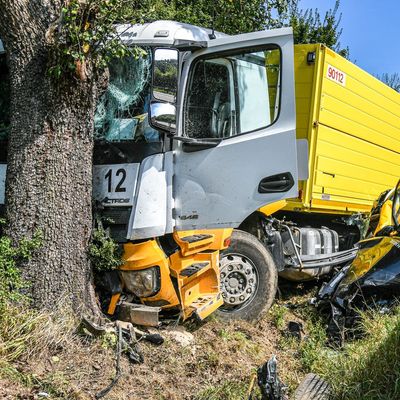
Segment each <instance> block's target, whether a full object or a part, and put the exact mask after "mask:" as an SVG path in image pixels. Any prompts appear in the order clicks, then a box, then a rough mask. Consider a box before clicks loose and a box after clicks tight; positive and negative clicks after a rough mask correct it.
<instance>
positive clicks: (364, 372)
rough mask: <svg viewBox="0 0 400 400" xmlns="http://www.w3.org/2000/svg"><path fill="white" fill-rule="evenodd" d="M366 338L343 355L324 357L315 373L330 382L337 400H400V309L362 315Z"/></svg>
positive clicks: (351, 346)
mask: <svg viewBox="0 0 400 400" xmlns="http://www.w3.org/2000/svg"><path fill="white" fill-rule="evenodd" d="M362 320H363V322H362V326H363V331H364V332H365V336H364V337H363V338H362V339H359V340H355V341H352V342H349V343H347V344H345V346H344V348H343V349H342V351H332V350H331V351H330V352H327V351H325V353H322V354H321V355H320V357H319V359H318V360H317V361H316V362H314V364H313V368H314V371H313V372H317V373H319V374H320V375H321V376H323V377H324V378H325V379H327V380H328V381H329V382H330V383H331V384H332V385H333V388H334V393H335V396H334V399H337V400H353V399H363V400H395V399H399V398H400V309H399V308H398V309H397V310H395V311H394V312H393V314H391V315H382V314H379V313H378V312H371V311H369V312H366V313H364V314H363V315H362Z"/></svg>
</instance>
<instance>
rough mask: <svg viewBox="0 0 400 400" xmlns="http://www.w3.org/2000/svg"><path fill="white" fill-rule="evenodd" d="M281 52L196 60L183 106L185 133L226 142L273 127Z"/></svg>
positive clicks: (250, 52)
mask: <svg viewBox="0 0 400 400" xmlns="http://www.w3.org/2000/svg"><path fill="white" fill-rule="evenodd" d="M280 60H281V57H280V50H279V48H278V47H271V46H269V48H267V49H266V50H264V49H260V50H258V49H257V50H256V51H255V50H254V49H251V50H244V51H243V50H242V51H240V52H236V53H233V54H227V55H225V56H224V57H221V56H220V55H219V56H218V57H215V58H214V57H213V58H206V59H201V60H199V61H197V62H196V63H195V64H194V65H193V66H192V70H191V73H190V78H189V85H188V89H187V94H186V99H185V103H184V132H185V135H186V136H188V137H192V138H197V139H200V138H218V139H226V138H229V137H232V136H235V135H239V134H243V133H247V132H252V131H255V130H258V129H261V128H265V127H267V126H269V125H271V124H272V123H273V122H274V121H275V120H276V118H277V116H278V113H279V94H280V85H281V82H280V79H281V66H280Z"/></svg>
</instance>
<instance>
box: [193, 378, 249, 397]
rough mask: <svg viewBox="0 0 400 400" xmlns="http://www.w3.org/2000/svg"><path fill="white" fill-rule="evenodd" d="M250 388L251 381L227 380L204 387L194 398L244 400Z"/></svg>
mask: <svg viewBox="0 0 400 400" xmlns="http://www.w3.org/2000/svg"><path fill="white" fill-rule="evenodd" d="M248 388H249V382H236V381H226V382H224V383H222V384H221V385H218V386H209V387H207V388H205V389H203V390H202V391H201V392H200V393H199V394H198V395H197V396H196V397H195V398H194V400H243V399H245V398H246V394H247V391H248Z"/></svg>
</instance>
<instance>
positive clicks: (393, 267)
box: [317, 236, 400, 336]
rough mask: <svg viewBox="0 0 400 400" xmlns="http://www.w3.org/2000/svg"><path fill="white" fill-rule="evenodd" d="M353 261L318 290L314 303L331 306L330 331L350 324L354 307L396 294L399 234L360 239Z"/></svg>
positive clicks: (398, 289) (399, 293) (399, 266)
mask: <svg viewBox="0 0 400 400" xmlns="http://www.w3.org/2000/svg"><path fill="white" fill-rule="evenodd" d="M359 245H360V248H359V251H358V253H357V256H356V258H355V259H354V261H353V262H352V263H351V264H350V265H349V266H347V267H345V268H343V269H342V270H341V271H340V272H339V273H338V274H336V275H335V276H334V277H333V278H332V280H331V281H330V282H329V283H327V284H325V285H324V286H323V287H322V288H321V289H320V291H319V293H318V297H317V304H318V305H319V306H320V307H321V308H324V307H325V308H326V306H328V307H330V309H331V317H332V319H331V324H330V331H331V332H330V333H331V334H332V335H334V336H335V335H337V334H338V333H340V332H342V331H343V328H345V327H350V326H352V325H354V322H355V320H356V318H357V309H362V308H365V307H376V306H380V305H383V304H389V303H391V302H392V301H393V299H395V298H396V297H397V296H400V237H390V236H387V237H377V238H372V239H367V240H364V241H362V242H360V244H359Z"/></svg>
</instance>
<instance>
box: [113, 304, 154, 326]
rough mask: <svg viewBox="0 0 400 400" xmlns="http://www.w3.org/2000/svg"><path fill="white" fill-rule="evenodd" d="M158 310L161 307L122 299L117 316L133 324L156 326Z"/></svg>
mask: <svg viewBox="0 0 400 400" xmlns="http://www.w3.org/2000/svg"><path fill="white" fill-rule="evenodd" d="M160 310H161V308H159V307H150V306H145V305H143V304H134V303H128V302H126V301H123V302H122V303H121V304H120V306H119V313H118V318H119V319H120V320H122V321H126V322H131V323H132V324H134V325H141V326H154V327H158V326H159V325H160V320H159V313H160Z"/></svg>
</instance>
